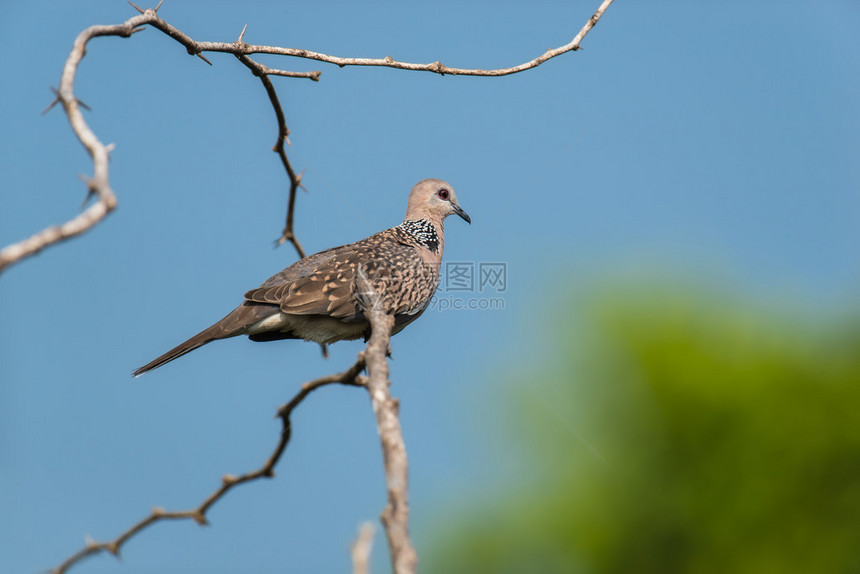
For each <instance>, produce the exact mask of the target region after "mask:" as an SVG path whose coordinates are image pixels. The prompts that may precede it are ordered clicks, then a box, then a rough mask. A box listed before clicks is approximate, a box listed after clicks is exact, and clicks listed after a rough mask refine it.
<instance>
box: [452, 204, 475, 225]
mask: <svg viewBox="0 0 860 574" xmlns="http://www.w3.org/2000/svg"><path fill="white" fill-rule="evenodd" d="M451 207H453V208H454V213H456V214H457V215H459V216H460V217H462V218H463V219H465V220H466V223H468V224H469V225H472V218H471V217H469V214H468V213H466V212H465V211H463V208H462V207H460V206H459V205H454V204H453V203H452V204H451Z"/></svg>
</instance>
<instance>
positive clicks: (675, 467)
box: [423, 290, 860, 574]
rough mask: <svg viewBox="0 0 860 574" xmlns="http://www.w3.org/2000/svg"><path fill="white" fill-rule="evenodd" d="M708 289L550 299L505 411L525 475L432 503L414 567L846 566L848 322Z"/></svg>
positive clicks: (857, 555)
mask: <svg viewBox="0 0 860 574" xmlns="http://www.w3.org/2000/svg"><path fill="white" fill-rule="evenodd" d="M723 299H724V298H723ZM715 301H719V297H704V296H698V297H695V296H690V295H684V294H678V293H671V292H666V291H660V290H651V291H650V292H648V293H647V294H644V295H643V294H641V293H640V294H638V295H630V294H629V293H624V292H618V291H616V292H612V291H610V292H609V293H607V292H604V293H602V294H601V295H599V296H597V297H593V298H591V299H590V300H589V301H587V302H586V303H585V304H582V303H581V302H580V303H579V304H575V305H568V306H567V308H569V309H571V311H570V315H569V316H568V317H563V318H562V319H566V323H565V324H564V325H562V326H560V327H559V328H558V329H557V330H556V332H555V335H554V337H553V340H552V341H547V342H545V343H546V353H545V356H544V357H543V360H542V361H540V362H538V366H537V367H536V368H535V369H534V370H530V371H528V372H525V373H524V376H525V377H526V378H528V379H529V381H528V385H523V386H522V389H521V390H520V391H519V392H517V393H516V394H515V396H516V399H517V400H516V401H515V404H512V405H511V409H510V418H511V425H512V427H513V429H514V432H515V434H516V435H518V436H520V437H521V438H520V440H518V441H515V442H514V444H512V445H511V444H509V446H508V447H507V448H510V449H518V450H519V451H520V452H522V474H523V475H528V476H530V477H531V478H530V479H529V480H526V481H524V484H523V483H521V484H518V485H515V486H513V487H511V486H509V487H508V488H507V489H505V490H504V491H502V492H497V493H495V494H492V495H490V496H484V497H483V498H482V499H479V501H478V502H473V503H471V504H469V505H467V507H466V508H465V509H463V508H462V507H461V508H460V510H458V511H454V512H452V513H451V514H448V515H447V516H446V517H445V524H446V526H445V528H444V530H443V531H441V532H440V533H439V535H438V536H437V542H436V544H435V545H433V546H431V547H430V548H427V549H426V551H425V552H424V554H423V562H424V564H423V566H424V567H425V570H426V571H429V572H445V573H446V574H453V573H458V572H464V573H466V572H468V573H499V574H502V573H505V574H507V573H517V574H519V573H531V572H535V573H562V572H564V573H586V574H603V573H613V574H615V573H631V572H636V573H650V572H654V573H660V574H667V573H674V572H684V573H700V574H711V573H713V574H725V573H727V572H732V573H755V574H766V573H777V572H778V573H786V572H802V573H841V572H860V320H858V318H857V317H856V316H855V318H854V319H852V320H833V319H831V320H829V321H824V320H820V321H812V320H808V319H807V320H801V319H797V318H794V319H792V318H788V319H787V318H786V315H789V314H788V313H782V314H780V315H779V316H777V314H773V313H772V314H768V313H766V312H763V311H761V309H756V308H755V306H749V305H746V306H745V305H741V304H737V303H736V302H734V303H731V302H729V303H727V302H725V301H724V300H721V301H719V302H717V303H715ZM547 332H548V333H550V334H552V329H548V330H547ZM533 344H535V345H539V344H540V342H534V343H533ZM500 370H501V369H500ZM511 379H514V377H511ZM521 383H522V381H513V382H512V383H510V384H513V385H520V384H521ZM574 428H575V431H574V430H573V429H574ZM580 437H582V438H580ZM583 439H584V440H583ZM585 441H587V443H586V442H585ZM591 449H594V450H595V451H596V452H597V453H599V454H595V453H594V452H592V450H591ZM452 524H454V525H456V526H453V527H452V526H451V525H452Z"/></svg>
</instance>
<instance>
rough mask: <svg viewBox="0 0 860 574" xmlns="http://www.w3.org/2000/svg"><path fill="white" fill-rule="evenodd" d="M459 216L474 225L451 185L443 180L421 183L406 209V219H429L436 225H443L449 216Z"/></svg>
mask: <svg viewBox="0 0 860 574" xmlns="http://www.w3.org/2000/svg"><path fill="white" fill-rule="evenodd" d="M453 214H456V215H459V216H460V217H462V218H463V219H465V220H466V223H472V219H471V218H470V217H469V214H467V213H466V212H465V211H463V208H462V207H460V203H459V202H458V201H457V194H456V193H454V188H453V187H451V184H449V183H446V182H444V181H442V180H441V179H425V180H422V181H419V182H418V183H416V184H415V187H413V188H412V192H411V193H410V194H409V203H408V204H407V207H406V219H428V220H430V221H433V222H434V223H437V222H438V223H442V221H443V220H444V219H445V218H446V217H448V216H449V215H453Z"/></svg>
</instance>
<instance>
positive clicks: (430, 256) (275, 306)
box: [134, 179, 471, 376]
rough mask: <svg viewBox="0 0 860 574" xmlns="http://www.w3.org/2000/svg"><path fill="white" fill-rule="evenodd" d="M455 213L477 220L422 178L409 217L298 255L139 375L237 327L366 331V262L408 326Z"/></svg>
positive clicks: (431, 289)
mask: <svg viewBox="0 0 860 574" xmlns="http://www.w3.org/2000/svg"><path fill="white" fill-rule="evenodd" d="M451 214H457V215H459V216H460V217H462V218H463V219H465V220H466V221H468V222H471V221H470V219H469V216H468V215H466V212H465V211H463V210H462V209H461V208H460V206H459V204H458V203H457V197H456V195H455V194H454V190H453V188H452V187H451V186H450V185H449V184H447V183H445V182H444V181H442V180H439V179H425V180H423V181H420V182H418V184H416V185H415V187H413V188H412V191H411V193H410V194H409V203H408V207H407V212H406V218H405V219H404V221H403V223H401V224H400V225H398V226H397V227H392V228H390V229H386V230H385V231H380V232H379V233H376V234H374V235H371V236H370V237H367V238H365V239H362V240H361V241H357V242H355V243H350V244H349V245H342V246H340V247H335V248H333V249H328V250H326V251H321V252H319V253H315V254H314V255H310V256H308V257H305V258H304V259H302V260H300V261H297V262H296V263H294V264H293V265H290V266H289V267H287V268H286V269H284V270H283V271H281V272H280V273H277V274H275V275H273V276H272V277H270V278H269V279H268V280H266V281H265V282H264V283H263V284H262V285H260V286H259V287H257V288H256V289H252V290H250V291H248V292H247V293H245V301H244V302H243V303H242V304H241V305H239V306H238V307H237V308H236V309H234V310H233V311H232V312H231V313H230V314H229V315H227V316H226V317H224V318H223V319H221V320H220V321H219V322H217V323H215V324H214V325H212V326H211V327H209V328H208V329H206V330H204V331H202V332H200V333H198V334H197V335H195V336H194V337H192V338H190V339H188V340H187V341H185V342H184V343H182V344H181V345H179V346H177V347H176V348H174V349H172V350H170V351H168V352H167V353H165V354H164V355H162V356H161V357H158V358H157V359H155V360H154V361H152V362H150V363H149V364H147V365H145V366H143V367H141V368H139V369H138V370H137V371H135V372H134V375H135V376H138V375H142V374H144V373H146V372H147V371H150V370H152V369H155V368H157V367H160V366H161V365H163V364H165V363H167V362H169V361H172V360H173V359H175V358H177V357H180V356H182V355H184V354H185V353H188V352H190V351H193V350H194V349H196V348H198V347H200V346H202V345H205V344H206V343H209V342H211V341H214V340H216V339H225V338H227V337H234V336H237V335H248V337H249V338H250V339H251V340H254V341H274V340H278V339H305V340H309V341H316V342H317V343H333V342H335V341H341V340H345V339H357V338H359V337H362V336H365V335H366V334H367V331H368V329H369V325H368V322H367V320H366V319H365V318H364V315H363V313H362V310H361V308H360V306H359V304H358V300H357V298H356V290H357V289H358V287H357V284H356V275H357V270H358V269H359V267H360V268H361V270H362V271H363V273H364V276H365V277H366V278H367V280H368V281H369V283H370V285H371V286H372V287H373V290H374V292H375V293H376V294H378V295H379V297H380V299H379V301H380V303H381V304H382V305H383V308H384V309H385V310H386V311H387V312H388V313H391V314H393V315H394V317H395V323H394V330H393V333H397V332H399V331H401V330H402V329H403V328H404V327H405V326H406V325H408V324H409V323H411V322H412V321H414V320H415V319H417V318H418V317H419V316H420V315H421V314H422V313H423V312H424V310H425V309H426V308H427V305H428V304H429V303H430V300H431V298H432V297H433V294H434V293H435V292H436V287H437V286H438V284H439V267H440V265H441V262H442V251H443V248H444V244H445V239H444V228H443V221H444V219H445V218H446V217H447V216H448V215H451ZM393 333H392V334H393Z"/></svg>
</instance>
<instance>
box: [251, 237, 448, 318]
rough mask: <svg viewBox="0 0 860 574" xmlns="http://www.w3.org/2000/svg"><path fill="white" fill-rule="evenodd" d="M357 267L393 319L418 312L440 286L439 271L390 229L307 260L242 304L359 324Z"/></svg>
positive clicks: (360, 316)
mask: <svg viewBox="0 0 860 574" xmlns="http://www.w3.org/2000/svg"><path fill="white" fill-rule="evenodd" d="M359 266H361V268H362V269H363V271H364V273H365V274H366V277H367V278H368V280H369V281H370V285H371V286H372V288H373V289H374V290H375V291H376V292H377V293H378V294H379V295H380V296H381V303H382V305H383V306H384V308H385V309H386V311H387V312H389V313H394V314H401V313H408V314H413V313H419V312H420V311H422V310H423V309H424V307H425V306H426V304H427V301H428V300H429V298H430V297H431V296H432V295H433V292H434V291H435V289H436V283H437V281H438V271H437V270H436V269H435V268H433V267H432V266H430V267H428V266H427V265H426V262H425V261H424V260H423V259H422V257H421V255H420V254H419V252H418V251H417V250H416V248H415V246H414V245H411V244H409V243H408V242H406V241H405V240H404V239H403V237H402V234H401V233H399V232H397V231H396V230H395V229H388V230H386V231H382V232H380V233H377V234H375V235H371V236H370V237H368V238H366V239H363V240H361V241H359V242H357V243H352V244H350V245H344V246H341V247H335V248H334V249H329V250H328V251H322V252H320V253H317V254H315V255H311V256H310V257H306V258H305V259H302V260H301V261H298V262H297V263H294V264H293V265H291V266H290V267H287V268H286V269H284V270H283V271H281V272H280V273H278V274H276V275H273V276H272V277H270V278H269V279H268V280H267V281H266V282H265V283H263V284H262V285H261V286H260V287H258V288H257V289H252V290H251V291H248V292H247V293H245V299H246V300H248V301H252V302H255V303H269V304H274V305H279V306H280V308H281V311H283V312H284V313H289V314H293V315H328V316H329V317H334V318H336V319H342V320H345V321H353V320H359V319H361V318H363V314H362V312H361V310H360V308H359V306H358V303H357V301H356V298H355V293H356V291H357V290H358V287H357V285H356V270H357V268H358V267H359Z"/></svg>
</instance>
